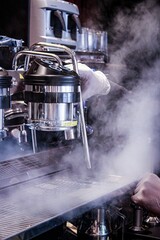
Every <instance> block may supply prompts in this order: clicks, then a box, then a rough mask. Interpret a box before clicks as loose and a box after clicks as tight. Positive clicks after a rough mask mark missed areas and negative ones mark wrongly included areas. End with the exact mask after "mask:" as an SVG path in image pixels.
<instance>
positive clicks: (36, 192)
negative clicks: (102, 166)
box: [0, 170, 129, 240]
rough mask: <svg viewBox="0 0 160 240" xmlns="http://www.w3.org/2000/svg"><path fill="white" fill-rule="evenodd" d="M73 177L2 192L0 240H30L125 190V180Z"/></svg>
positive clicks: (48, 178)
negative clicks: (89, 179) (82, 179)
mask: <svg viewBox="0 0 160 240" xmlns="http://www.w3.org/2000/svg"><path fill="white" fill-rule="evenodd" d="M70 175H71V173H70V172H69V171H68V170H65V171H61V172H59V173H54V174H51V175H49V176H43V177H40V178H37V179H34V180H32V181H29V182H23V183H20V184H16V185H13V186H10V187H7V188H4V189H1V190H0V196H1V197H0V206H1V211H0V240H4V239H12V240H14V239H16V240H17V239H31V238H33V237H35V236H36V235H39V234H42V233H43V232H45V231H48V230H50V229H52V228H54V227H55V226H57V225H59V224H61V223H63V222H64V221H65V220H68V218H69V217H71V216H72V217H73V216H74V215H77V214H80V213H82V212H84V211H86V208H87V209H88V207H90V208H91V207H93V205H94V204H95V201H96V202H98V203H99V201H100V199H102V198H104V197H105V198H106V199H110V198H111V197H115V196H118V195H120V194H122V191H121V190H120V189H122V188H123V187H125V186H126V181H125V182H124V181H123V179H120V180H119V181H108V179H106V182H105V181H103V183H102V182H89V181H88V182H84V181H78V178H77V179H75V177H74V178H73V177H71V176H70ZM128 184H129V182H128ZM119 190H120V191H119Z"/></svg>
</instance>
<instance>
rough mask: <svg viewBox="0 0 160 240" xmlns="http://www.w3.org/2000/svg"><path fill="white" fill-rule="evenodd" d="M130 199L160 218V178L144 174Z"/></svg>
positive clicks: (151, 174)
mask: <svg viewBox="0 0 160 240" xmlns="http://www.w3.org/2000/svg"><path fill="white" fill-rule="evenodd" d="M131 199H132V201H133V202H134V203H136V204H138V205H140V206H142V207H144V208H146V209H147V210H148V211H149V212H151V213H153V214H155V215H156V216H158V217H160V178H159V177H158V176H157V175H155V174H153V173H148V174H146V175H145V176H144V177H143V178H142V179H141V180H140V182H139V183H138V184H137V187H136V189H135V190H134V195H133V196H132V197H131Z"/></svg>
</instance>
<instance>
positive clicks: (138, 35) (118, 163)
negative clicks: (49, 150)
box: [94, 1, 160, 178]
mask: <svg viewBox="0 0 160 240" xmlns="http://www.w3.org/2000/svg"><path fill="white" fill-rule="evenodd" d="M159 12H160V7H159V6H157V5H156V2H155V1H145V2H143V3H140V4H138V5H137V6H136V7H135V8H134V9H133V10H132V11H131V10H130V11H129V10H128V11H127V10H126V9H125V10H124V11H123V10H121V11H120V12H119V13H118V14H117V16H116V18H115V21H114V24H115V25H114V26H113V30H112V33H113V42H112V46H110V47H111V49H112V51H113V52H112V55H111V56H110V64H111V68H110V67H109V73H110V74H111V75H112V76H113V77H114V79H116V82H117V83H119V84H121V85H124V86H125V87H127V88H128V89H129V90H130V91H131V92H130V93H129V94H128V95H127V96H126V95H125V96H124V97H121V98H120V99H118V96H117V99H116V98H115V100H114V101H115V102H116V113H115V109H113V108H111V109H110V106H109V104H110V103H107V100H106V105H107V108H108V109H107V108H106V117H105V114H103V118H105V119H103V122H101V124H103V127H99V129H101V130H100V131H99V133H101V134H102V135H103V142H101V143H99V144H103V145H104V147H105V144H104V142H105V141H106V147H107V141H108V139H109V138H108V137H106V138H105V137H104V136H105V135H106V136H107V132H108V130H109V131H110V132H111V133H113V135H112V136H111V138H112V140H113V143H112V145H111V144H110V145H109V146H110V150H108V152H107V153H105V154H104V155H102V158H101V159H102V162H103V165H102V166H101V167H102V169H103V170H102V172H103V173H112V174H113V173H114V174H118V175H119V174H120V175H124V176H126V175H127V176H130V177H135V178H139V177H141V176H142V175H143V173H145V172H148V171H154V170H155V166H156V165H155V164H156V163H157V162H156V161H157V149H156V147H157V146H156V147H155V143H156V141H158V139H157V134H158V133H157V131H158V125H157V122H156V121H157V120H156V118H157V116H158V114H159V112H158V111H159V109H158V104H159V103H158V101H159V100H158V91H160V82H159V76H160V60H159V59H158V57H159V55H158V54H159V43H160V42H159V40H160V39H159V38H160V35H159V28H160V22H159ZM117 65H118V66H121V67H120V68H116V66H117ZM113 66H115V68H114V67H113ZM110 94H111V93H110ZM94 111H96V110H95V108H94ZM98 111H99V109H98ZM107 111H108V113H107ZM96 114H97V113H95V115H96ZM112 116H113V118H112ZM108 118H111V119H110V120H108ZM97 125H98V124H97ZM114 135H117V138H116V137H115V138H114ZM118 136H121V137H118ZM101 139H102V137H101ZM117 139H118V140H117ZM95 155H97V156H99V155H100V152H98V153H95Z"/></svg>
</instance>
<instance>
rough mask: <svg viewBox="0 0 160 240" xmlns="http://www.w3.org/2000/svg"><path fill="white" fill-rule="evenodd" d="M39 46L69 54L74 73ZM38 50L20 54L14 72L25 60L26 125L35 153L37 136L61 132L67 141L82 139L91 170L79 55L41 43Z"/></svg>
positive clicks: (55, 55)
mask: <svg viewBox="0 0 160 240" xmlns="http://www.w3.org/2000/svg"><path fill="white" fill-rule="evenodd" d="M36 46H37V48H38V49H39V47H43V48H44V47H48V48H49V47H50V48H52V50H53V49H56V50H59V51H61V52H65V54H67V55H68V56H69V58H71V62H72V64H73V71H71V70H70V69H68V68H66V67H65V66H64V65H63V62H62V60H61V58H60V57H59V56H58V55H57V54H55V53H51V52H48V51H37V50H36ZM32 48H33V49H34V48H35V50H34V51H33V50H28V51H20V52H18V53H17V54H16V55H15V57H14V59H13V68H14V69H15V70H17V69H18V61H19V60H20V58H21V57H22V56H25V63H24V102H25V103H26V104H27V106H28V116H27V118H26V125H27V126H29V128H30V130H31V138H32V146H33V152H34V153H36V152H37V151H38V147H37V142H38V141H37V136H36V132H37V131H40V132H43V131H44V132H48V133H49V132H60V133H63V134H64V139H65V140H66V141H67V140H71V141H72V140H76V139H82V143H83V146H84V154H85V160H86V163H87V167H88V168H91V163H90V156H89V148H88V140H87V132H86V126H85V119H84V109H83V100H82V95H81V83H80V78H79V75H78V68H77V61H76V58H75V53H74V51H72V50H71V49H70V48H68V47H66V46H64V45H60V44H49V43H37V44H35V46H34V47H33V46H32Z"/></svg>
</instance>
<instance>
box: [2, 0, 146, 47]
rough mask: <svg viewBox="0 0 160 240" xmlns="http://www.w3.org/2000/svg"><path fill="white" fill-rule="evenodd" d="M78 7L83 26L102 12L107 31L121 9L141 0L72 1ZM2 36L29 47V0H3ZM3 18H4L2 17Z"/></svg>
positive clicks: (102, 19) (131, 6)
mask: <svg viewBox="0 0 160 240" xmlns="http://www.w3.org/2000/svg"><path fill="white" fill-rule="evenodd" d="M68 2H72V3H75V4H77V5H78V7H79V10H80V20H81V23H82V26H87V25H88V20H89V19H94V18H97V16H96V13H97V12H99V11H100V13H101V19H98V21H99V22H101V21H102V22H103V21H104V28H105V30H108V31H109V29H110V25H111V22H112V20H113V18H114V16H115V15H116V13H117V11H118V10H119V9H120V8H124V7H125V8H133V6H134V5H135V4H136V3H139V2H141V1H140V0H134V1H133V0H101V1H99V0H70V1H68ZM0 16H1V20H0V35H5V36H8V37H11V38H16V39H23V40H24V44H25V45H26V46H27V45H28V20H29V0H14V1H10V0H5V1H4V0H3V1H1V5H0ZM2 16H3V17H2Z"/></svg>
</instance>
